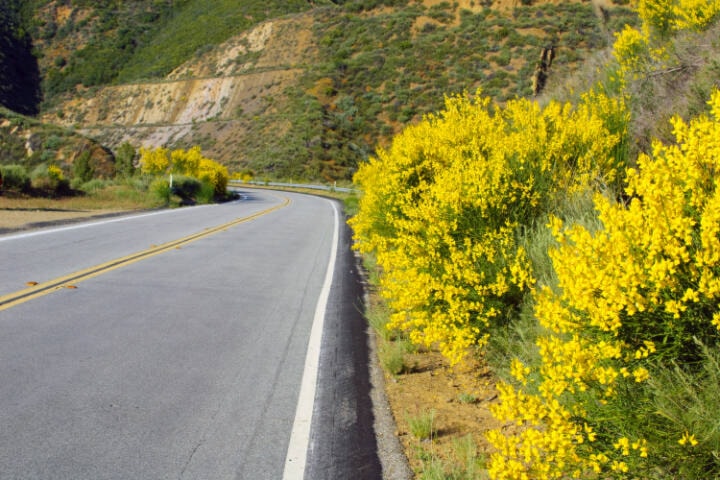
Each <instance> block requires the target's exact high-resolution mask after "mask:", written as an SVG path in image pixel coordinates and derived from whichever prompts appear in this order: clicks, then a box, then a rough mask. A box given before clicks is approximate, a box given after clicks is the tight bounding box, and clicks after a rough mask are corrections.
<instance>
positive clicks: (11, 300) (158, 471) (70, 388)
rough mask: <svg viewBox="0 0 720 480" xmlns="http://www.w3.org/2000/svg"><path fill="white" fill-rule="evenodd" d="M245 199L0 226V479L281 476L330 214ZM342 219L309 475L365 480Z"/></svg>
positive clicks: (365, 427)
mask: <svg viewBox="0 0 720 480" xmlns="http://www.w3.org/2000/svg"><path fill="white" fill-rule="evenodd" d="M243 193H244V195H245V197H244V199H243V200H242V201H239V202H234V203H232V204H226V205H219V206H204V207H195V208H187V209H180V210H174V211H170V212H153V213H152V214H145V215H137V216H133V217H132V218H121V219H111V220H107V221H104V222H95V223H92V224H82V225H73V226H68V227H63V228H56V229H52V230H47V231H34V232H29V233H25V234H17V235H5V236H0V262H1V264H0V479H94V480H95V479H97V480H100V479H153V480H155V479H226V478H227V479H273V480H279V479H282V478H283V475H284V473H283V472H287V471H286V470H285V464H286V455H287V452H288V444H289V442H290V438H291V430H292V428H293V425H294V421H295V418H296V413H297V412H296V409H297V401H298V396H299V393H300V390H301V379H302V378H303V371H304V366H305V363H306V353H307V346H308V341H309V338H310V331H311V328H312V325H313V322H314V321H316V318H317V316H316V315H315V311H316V308H317V306H318V299H319V298H321V291H322V288H323V285H324V284H325V283H326V278H327V275H326V274H327V270H328V264H329V261H330V258H331V252H332V250H333V248H335V246H334V245H333V239H334V233H335V228H336V224H337V222H336V218H335V211H334V208H333V205H332V204H331V202H330V201H329V200H325V199H319V198H315V197H310V196H304V195H296V194H289V193H288V194H284V193H283V194H279V193H269V192H263V191H256V190H253V191H248V192H243ZM286 199H289V203H288V204H287V205H285V202H286ZM272 208H275V209H276V210H273V211H270V212H267V213H264V214H262V215H259V216H257V217H255V218H251V219H247V218H248V217H250V216H252V215H256V214H258V213H261V212H265V211H267V210H269V209H272ZM243 219H247V220H243ZM228 222H235V223H234V224H233V225H230V226H228V227H227V228H221V229H218V230H217V231H215V229H216V228H217V227H218V226H221V225H226V224H228ZM343 224H344V222H342V220H341V221H340V222H339V225H340V229H339V236H338V237H337V238H338V244H339V245H338V250H337V252H338V253H337V263H336V267H335V272H334V276H333V277H332V279H333V281H332V284H331V286H332V288H331V290H330V291H329V296H328V306H327V309H326V311H327V314H326V315H325V316H324V317H323V318H324V325H325V328H324V332H323V336H322V346H321V348H319V352H320V355H319V356H320V365H319V372H320V373H319V374H318V376H317V377H318V383H317V390H316V391H315V392H314V394H313V395H312V398H313V399H315V398H316V399H317V401H315V402H314V403H312V405H314V409H313V410H312V411H311V414H312V419H313V422H312V428H311V429H310V430H311V435H310V441H309V442H308V446H309V449H308V452H309V454H308V456H307V463H306V467H305V469H304V471H305V472H306V475H305V478H307V479H313V480H316V479H317V480H320V479H337V478H350V477H351V476H353V477H354V478H367V479H373V478H380V475H381V473H380V466H379V465H380V464H379V460H378V456H377V453H376V445H375V440H374V432H373V430H372V421H373V418H372V411H371V408H370V401H369V394H368V391H369V380H368V377H367V368H366V367H367V347H366V345H365V338H364V334H363V324H362V318H361V316H360V313H361V311H360V308H361V307H360V305H359V302H358V298H359V292H358V282H357V278H356V275H355V274H356V272H355V271H354V264H353V262H352V257H351V255H350V254H349V249H348V243H349V236H348V232H347V231H346V229H345V228H344V227H343ZM198 233H202V234H203V235H204V236H201V238H195V239H193V241H192V242H188V243H179V244H174V243H169V242H174V241H177V240H179V239H183V238H186V237H188V236H191V235H195V234H198ZM335 235H337V234H335ZM163 245H165V247H166V248H163ZM138 252H144V253H143V255H142V256H139V257H138V256H136V254H137V253H138ZM121 258H124V259H125V260H126V261H125V262H120V263H117V262H114V260H116V259H121ZM99 265H104V267H103V268H101V269H97V268H94V267H96V266H99ZM73 272H81V274H82V275H80V276H77V275H70V274H72V273H73ZM68 275H70V276H68ZM58 278H60V279H62V280H61V281H58V282H53V280H54V279H58ZM26 282H31V283H35V282H37V283H38V285H36V286H26ZM42 287H49V289H48V290H47V291H40V290H38V289H41V288H42ZM13 292H23V293H22V294H21V295H13ZM48 292H49V293H48ZM3 303H4V304H5V305H4V306H3V305H2V304H3ZM312 405H311V408H312ZM312 412H314V413H312ZM306 441H307V439H306ZM353 472H356V473H355V474H353ZM358 474H359V476H358ZM293 475H295V476H296V477H297V478H299V477H302V472H301V473H297V472H296V473H295V474H293ZM285 478H290V477H288V476H287V474H286V477H285Z"/></svg>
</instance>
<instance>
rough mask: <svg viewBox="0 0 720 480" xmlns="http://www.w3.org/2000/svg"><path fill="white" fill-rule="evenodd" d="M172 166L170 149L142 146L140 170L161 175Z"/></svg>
mask: <svg viewBox="0 0 720 480" xmlns="http://www.w3.org/2000/svg"><path fill="white" fill-rule="evenodd" d="M169 168H170V151H169V150H168V149H167V148H163V147H158V148H155V149H149V148H145V147H140V171H142V173H147V174H149V175H161V174H164V173H166V172H167V170H168V169H169Z"/></svg>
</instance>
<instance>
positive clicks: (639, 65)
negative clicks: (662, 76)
mask: <svg viewBox="0 0 720 480" xmlns="http://www.w3.org/2000/svg"><path fill="white" fill-rule="evenodd" d="M637 11H638V15H639V17H640V20H641V23H642V25H641V27H640V28H639V29H637V28H632V27H630V26H627V25H626V26H625V28H624V29H623V30H622V31H621V32H619V33H616V34H615V38H616V40H615V44H614V45H613V54H614V56H615V58H616V59H617V61H618V63H619V65H620V72H621V73H622V74H623V75H625V76H629V77H630V78H632V77H637V76H639V75H642V74H644V73H648V70H649V69H651V68H662V65H663V64H664V63H666V61H667V60H668V59H669V58H670V56H669V55H668V43H667V39H668V38H669V37H670V35H671V34H673V33H677V32H680V31H683V30H689V31H699V30H703V29H705V28H707V27H708V26H709V25H710V24H711V23H712V22H713V21H715V19H717V17H718V15H720V0H639V1H638V2H637Z"/></svg>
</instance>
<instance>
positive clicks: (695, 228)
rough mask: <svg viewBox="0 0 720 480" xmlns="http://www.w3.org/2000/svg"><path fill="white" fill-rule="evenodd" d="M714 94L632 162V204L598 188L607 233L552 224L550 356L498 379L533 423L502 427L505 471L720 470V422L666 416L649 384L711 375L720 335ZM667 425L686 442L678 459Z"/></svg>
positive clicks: (517, 413)
mask: <svg viewBox="0 0 720 480" xmlns="http://www.w3.org/2000/svg"><path fill="white" fill-rule="evenodd" d="M710 104H711V109H712V116H711V117H708V116H700V117H699V118H696V119H694V120H693V121H691V122H690V123H689V124H686V123H685V122H683V121H682V120H680V119H679V118H676V119H674V120H673V122H672V124H673V127H674V132H675V136H676V140H677V145H662V144H660V143H656V144H655V145H654V149H653V154H652V155H651V156H647V155H642V156H641V157H640V158H639V160H638V166H637V168H636V169H629V170H628V172H627V179H628V186H627V189H626V194H627V196H628V197H629V201H628V202H627V203H622V202H617V201H614V200H612V199H608V198H607V197H605V196H602V195H600V194H598V195H596V196H595V206H596V208H597V210H598V213H599V219H600V221H601V222H602V225H603V228H602V229H601V230H600V231H597V232H595V233H592V232H590V231H588V230H586V229H585V228H583V227H580V226H572V225H564V224H563V223H562V222H561V221H560V220H558V219H556V218H553V219H552V220H551V225H552V229H553V232H554V235H555V238H556V240H557V241H558V242H559V247H558V248H557V249H556V250H554V251H552V252H551V258H552V260H553V265H554V268H555V271H556V272H557V275H558V279H559V285H558V287H559V288H558V289H557V290H552V289H551V288H549V287H544V288H541V289H539V290H537V292H536V293H535V302H536V304H535V315H536V317H537V320H538V322H539V323H540V324H541V325H542V327H544V328H545V331H546V333H545V334H543V335H542V336H541V337H540V338H539V339H538V340H537V345H538V348H539V351H540V357H541V361H540V365H525V364H523V363H522V362H520V361H519V360H517V359H516V360H514V361H513V364H512V366H511V371H512V374H513V376H514V377H515V380H516V383H515V384H514V385H510V384H508V383H502V384H500V385H499V387H498V388H499V391H500V400H501V403H500V404H499V405H498V406H497V407H496V408H495V409H494V413H495V415H496V416H497V417H498V418H500V419H504V420H509V421H513V422H515V423H517V424H518V425H519V426H521V427H522V428H521V429H519V430H518V431H517V432H516V433H513V434H507V433H502V432H500V431H494V432H492V433H491V434H490V435H489V438H490V439H491V441H492V442H493V443H494V445H495V446H496V447H497V449H498V453H496V454H495V455H494V456H493V458H492V462H491V466H490V472H491V475H492V476H493V477H494V478H503V479H508V478H588V477H591V478H592V477H594V476H597V477H598V478H625V477H626V476H628V475H630V474H632V476H633V477H635V478H658V473H657V472H658V471H661V472H664V473H663V474H660V475H659V478H668V476H671V475H675V474H676V473H677V472H683V471H689V470H690V468H689V467H688V465H687V461H688V458H693V460H694V461H695V462H698V463H699V464H700V465H702V468H701V469H700V471H698V470H697V469H695V470H693V471H694V472H695V474H698V473H701V474H702V475H701V477H702V478H716V477H717V476H718V475H720V460H718V452H719V451H720V450H719V447H720V445H719V444H718V437H719V436H720V435H719V434H718V432H717V425H715V426H714V430H715V431H714V432H713V429H712V428H711V429H710V433H708V432H707V429H706V430H703V435H700V434H699V432H696V431H694V430H693V427H694V428H701V426H700V425H693V424H691V423H690V422H684V421H676V419H674V418H672V417H671V416H667V415H660V414H659V413H658V412H662V411H663V409H661V408H658V405H656V404H655V401H656V398H659V395H658V392H657V390H654V389H653V388H652V386H651V385H650V380H651V379H652V376H653V372H655V371H657V372H663V371H665V370H667V369H668V368H670V369H673V368H680V369H681V370H682V373H683V374H684V375H685V378H688V376H689V377H690V378H692V377H693V375H695V374H697V375H698V380H697V384H698V385H699V384H701V383H702V381H701V380H700V378H701V377H705V376H707V375H706V374H705V373H703V369H702V368H700V367H698V365H702V364H703V363H704V362H707V359H708V358H709V357H708V355H707V354H706V353H705V352H706V349H707V348H710V349H711V350H712V351H717V348H718V341H719V340H720V308H719V307H718V299H719V297H720V189H719V188H718V173H720V93H715V94H714V95H713V97H712V99H711V101H710ZM710 358H712V357H710ZM715 365H716V364H715ZM662 375H666V374H661V373H658V376H659V377H661V376H662ZM715 375H717V372H715ZM689 383H692V381H689ZM629 410H630V411H632V412H633V413H634V416H637V417H639V418H642V421H641V422H633V421H632V419H630V418H628V411H629ZM659 432H662V435H660V433H659ZM668 435H669V437H670V438H671V442H670V443H672V444H675V446H676V447H677V446H678V445H679V446H681V447H684V448H683V449H678V448H674V450H675V451H676V452H677V450H681V451H680V452H677V453H678V455H677V456H674V457H670V458H669V457H667V455H666V452H667V449H668V446H667V440H666V439H667V437H668ZM696 465H697V463H696ZM629 472H630V473H629ZM674 478H699V477H687V476H680V477H674Z"/></svg>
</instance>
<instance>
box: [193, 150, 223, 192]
mask: <svg viewBox="0 0 720 480" xmlns="http://www.w3.org/2000/svg"><path fill="white" fill-rule="evenodd" d="M197 178H198V179H200V181H201V182H208V183H209V184H210V185H212V186H213V189H214V191H215V195H224V194H225V191H226V190H227V184H228V179H229V178H230V174H229V173H228V169H227V167H226V166H224V165H221V164H220V163H218V162H216V161H215V160H210V159H209V158H204V157H203V158H201V159H200V161H199V163H198V167H197Z"/></svg>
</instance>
